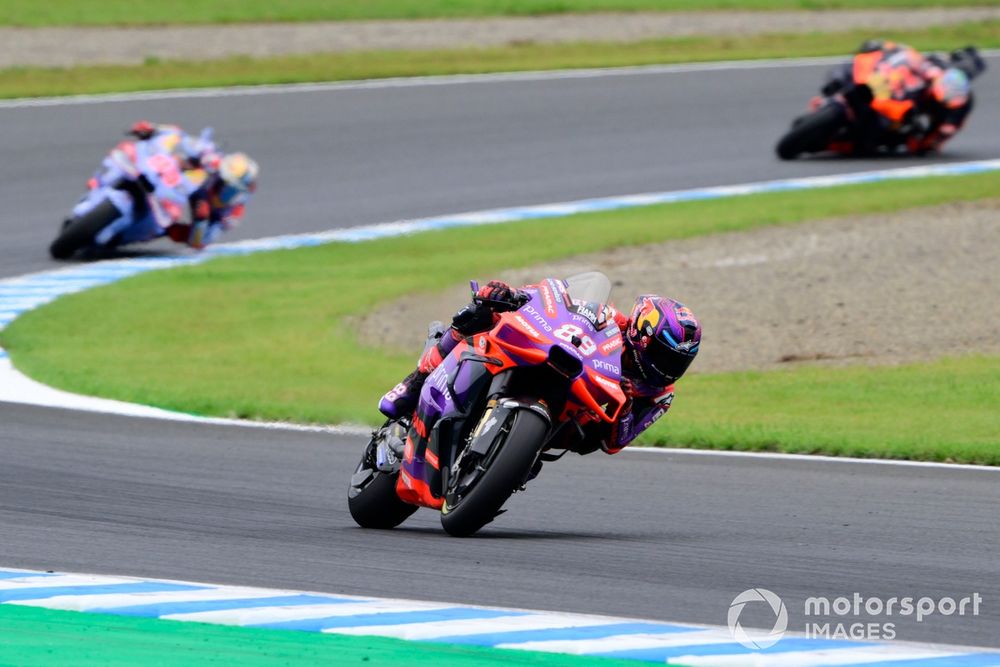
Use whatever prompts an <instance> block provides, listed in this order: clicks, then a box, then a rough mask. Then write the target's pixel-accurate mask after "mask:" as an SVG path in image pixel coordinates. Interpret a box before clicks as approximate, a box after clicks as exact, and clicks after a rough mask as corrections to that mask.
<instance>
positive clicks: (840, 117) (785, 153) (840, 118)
mask: <svg viewBox="0 0 1000 667" xmlns="http://www.w3.org/2000/svg"><path fill="white" fill-rule="evenodd" d="M844 120H845V114H844V110H843V109H842V108H841V107H839V106H837V105H835V104H828V105H826V106H824V107H822V108H820V109H817V110H816V111H815V112H813V113H811V114H809V115H808V116H803V117H801V118H799V119H796V121H795V123H794V124H793V125H792V129H790V130H789V131H788V133H787V134H785V136H783V137H782V138H781V141H779V142H778V145H777V147H776V148H775V152H776V153H777V154H778V157H779V158H781V159H782V160H794V159H795V158H797V157H798V156H799V155H801V154H802V153H818V152H820V151H822V150H825V149H826V147H827V146H828V145H829V144H830V140H831V139H833V137H834V135H835V134H836V133H837V130H839V129H840V128H841V127H842V126H843V125H844Z"/></svg>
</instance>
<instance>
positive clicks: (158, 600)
mask: <svg viewBox="0 0 1000 667" xmlns="http://www.w3.org/2000/svg"><path fill="white" fill-rule="evenodd" d="M128 583H134V581H132V580H130V581H129V582H128ZM15 588H16V587H15ZM285 595H287V593H285V592H283V591H277V590H275V591H262V590H261V589H259V588H246V587H239V586H233V587H231V588H230V587H226V588H206V589H204V590H200V591H169V592H161V593H102V594H98V595H59V596H56V597H51V598H41V599H37V600H17V601H14V602H11V603H10V604H17V605H23V606H25V607H44V608H46V609H64V610H66V611H87V610H90V609H114V608H123V607H134V606H137V605H147V604H167V603H171V602H206V601H210V600H242V599H244V598H246V599H267V598H272V597H283V596H285Z"/></svg>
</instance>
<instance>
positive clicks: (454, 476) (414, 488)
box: [348, 272, 626, 537]
mask: <svg viewBox="0 0 1000 667" xmlns="http://www.w3.org/2000/svg"><path fill="white" fill-rule="evenodd" d="M472 291H473V294H475V292H476V291H477V285H476V284H475V283H473V284H472ZM610 292H611V282H610V281H609V280H608V278H607V277H606V276H604V275H603V274H601V273H597V272H591V273H586V274H581V275H578V276H574V277H572V278H570V279H568V280H567V281H562V280H557V279H547V280H543V281H541V282H540V283H539V284H538V285H536V286H534V287H530V288H526V289H525V293H526V294H527V300H526V301H525V302H523V303H522V304H521V305H520V306H519V307H517V306H513V308H515V309H513V310H508V311H507V312H502V313H501V314H500V315H499V321H498V322H497V323H496V325H495V326H494V327H493V328H492V329H490V330H488V331H485V332H483V333H479V334H475V335H473V336H470V337H468V338H466V339H465V340H464V341H461V342H459V344H458V345H457V346H456V347H455V349H454V350H453V351H452V352H451V354H450V355H449V356H448V357H446V358H445V359H444V360H443V361H442V362H441V364H440V365H439V366H438V367H437V368H436V369H435V370H434V371H433V372H432V373H431V374H430V375H429V376H428V377H427V380H426V381H425V383H424V385H423V388H422V390H421V394H420V399H419V404H418V407H417V409H416V411H415V412H414V414H413V415H411V416H408V417H407V418H405V419H401V420H397V421H393V420H390V421H387V422H386V423H385V424H384V425H383V426H382V427H381V428H380V429H378V430H377V431H375V432H374V433H373V435H372V438H371V440H370V441H369V443H368V444H367V445H366V447H365V450H364V453H363V455H362V457H361V461H360V463H358V466H357V468H356V470H355V472H354V475H353V476H352V477H351V483H350V491H349V493H348V504H349V507H350V511H351V516H352V517H353V518H354V520H355V521H356V522H357V524H358V525H359V526H362V527H364V528H393V527H395V526H398V525H399V524H400V523H402V522H403V521H405V520H406V518H407V517H409V516H410V515H411V514H413V513H414V512H415V511H416V510H417V508H418V507H428V508H431V509H434V510H437V511H439V512H440V516H441V525H442V527H443V528H444V530H445V531H446V532H448V533H449V534H451V535H453V536H459V537H461V536H468V535H472V534H473V533H475V532H476V531H478V530H479V529H480V528H482V527H483V526H485V525H486V524H487V523H489V522H491V521H492V520H493V519H494V518H495V517H496V516H497V515H498V514H500V513H501V512H502V511H503V510H502V509H501V508H502V507H503V505H504V503H505V502H506V501H507V500H508V499H509V498H510V496H511V495H512V494H513V493H515V492H516V491H519V490H523V489H525V485H526V484H527V482H528V481H529V480H530V479H533V478H534V477H535V476H536V475H537V474H538V471H539V470H540V468H541V464H542V462H545V461H555V460H557V459H559V458H560V457H562V456H563V455H564V454H565V453H566V452H568V451H576V452H578V453H586V452H587V451H588V450H586V449H585V447H586V443H587V442H588V440H587V439H586V437H585V431H584V429H585V428H587V427H588V426H591V427H592V425H601V424H606V425H610V424H613V423H614V422H615V420H616V419H617V418H618V414H619V412H620V411H621V410H622V408H623V406H624V405H625V402H626V399H625V395H624V393H623V392H622V389H621V348H622V337H621V333H620V332H619V330H618V327H617V326H616V325H615V323H614V322H613V321H610V320H609V321H607V322H605V321H603V319H602V317H601V313H602V304H604V303H607V301H608V298H609V296H610ZM479 301H480V303H481V302H482V300H481V299H479ZM493 305H494V306H495V307H494V309H495V310H499V309H500V305H499V304H493ZM511 307H512V306H508V308H511ZM442 333H443V329H442V328H438V329H437V331H435V332H433V334H432V336H431V338H430V339H429V341H428V345H431V344H433V343H434V342H435V341H436V338H435V336H437V335H441V334H442ZM421 416H422V417H423V419H421ZM428 416H432V417H434V419H429V418H428ZM429 422H433V425H432V426H431V427H430V429H429V431H428V430H427V423H429ZM415 443H420V444H415ZM387 444H393V445H394V447H387V446H386V445H387ZM391 451H401V452H402V456H401V458H400V460H396V461H394V460H392V459H393V457H392V454H391V453H389V452H391ZM387 459H388V460H387Z"/></svg>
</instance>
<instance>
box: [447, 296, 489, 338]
mask: <svg viewBox="0 0 1000 667" xmlns="http://www.w3.org/2000/svg"><path fill="white" fill-rule="evenodd" d="M451 326H452V328H453V329H454V330H455V331H457V332H458V333H460V334H462V335H463V336H471V335H472V334H475V333H479V332H480V331H486V330H487V329H489V328H490V327H492V326H493V311H492V310H491V309H490V308H489V307H488V306H485V305H483V304H479V303H475V302H473V303H470V304H467V305H465V306H463V307H462V309H461V310H459V311H458V312H457V313H455V316H454V317H452V318H451Z"/></svg>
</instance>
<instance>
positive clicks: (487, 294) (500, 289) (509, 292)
mask: <svg viewBox="0 0 1000 667" xmlns="http://www.w3.org/2000/svg"><path fill="white" fill-rule="evenodd" d="M476 296H477V297H479V298H480V299H488V300H489V301H500V302H503V303H514V302H515V301H516V300H517V291H516V290H514V289H511V286H510V285H508V284H507V283H505V282H503V281H501V280H491V281H490V282H488V283H486V284H485V285H483V286H482V287H480V288H479V291H478V292H476Z"/></svg>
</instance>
